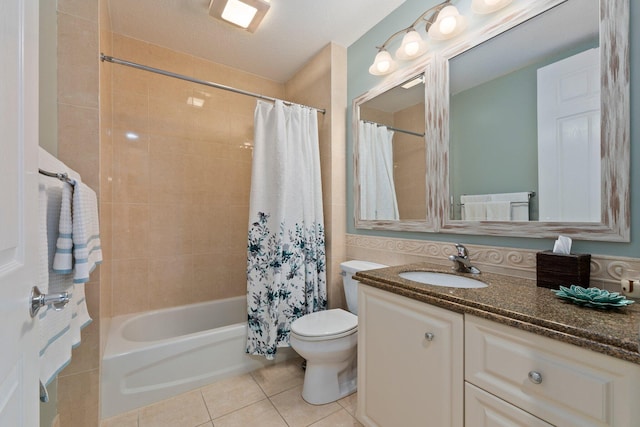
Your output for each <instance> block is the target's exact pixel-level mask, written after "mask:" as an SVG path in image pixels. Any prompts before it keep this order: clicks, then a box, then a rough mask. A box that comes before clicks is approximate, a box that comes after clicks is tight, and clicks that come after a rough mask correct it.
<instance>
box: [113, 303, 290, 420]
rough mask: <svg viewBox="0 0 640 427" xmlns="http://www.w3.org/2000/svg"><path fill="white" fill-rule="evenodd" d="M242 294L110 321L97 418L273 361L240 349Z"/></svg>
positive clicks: (285, 354) (284, 354)
mask: <svg viewBox="0 0 640 427" xmlns="http://www.w3.org/2000/svg"><path fill="white" fill-rule="evenodd" d="M246 320H247V309H246V297H245V296H241V297H234V298H227V299H223V300H216V301H210V302H204V303H198V304H190V305H185V306H181V307H174V308H168V309H162V310H155V311H149V312H144V313H136V314H131V315H125V316H116V317H114V318H112V319H111V322H110V325H109V332H108V335H107V340H106V346H105V350H104V354H103V357H102V372H101V381H100V383H101V404H102V405H101V406H102V409H101V417H102V418H103V419H104V418H109V417H113V416H115V415H118V414H121V413H123V412H126V411H129V410H132V409H135V408H139V407H142V406H146V405H149V404H151V403H154V402H157V401H160V400H163V399H167V398H170V397H172V396H175V395H178V394H180V393H184V392H187V391H189V390H193V389H196V388H198V387H202V386H205V385H207V384H210V383H212V382H215V381H216V380H219V379H222V378H225V377H228V376H232V375H238V374H242V373H246V372H250V371H252V370H255V369H259V368H262V367H264V366H267V365H269V364H272V363H277V362H279V361H282V360H285V359H287V358H291V357H294V356H295V352H294V351H293V350H292V349H290V348H282V349H279V350H278V355H277V357H276V360H275V361H268V360H266V359H265V358H264V357H259V356H250V355H248V354H246V353H245V343H246V337H247V322H246Z"/></svg>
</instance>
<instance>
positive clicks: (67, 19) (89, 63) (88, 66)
mask: <svg viewBox="0 0 640 427" xmlns="http://www.w3.org/2000/svg"><path fill="white" fill-rule="evenodd" d="M98 50H99V48H98V23H97V22H95V21H93V22H92V21H88V20H86V19H83V18H78V17H76V16H71V15H67V14H65V13H59V14H58V102H59V103H63V104H73V105H81V106H84V107H92V108H98V83H99V75H98V61H99V59H98Z"/></svg>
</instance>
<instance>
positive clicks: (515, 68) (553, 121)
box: [449, 0, 601, 223]
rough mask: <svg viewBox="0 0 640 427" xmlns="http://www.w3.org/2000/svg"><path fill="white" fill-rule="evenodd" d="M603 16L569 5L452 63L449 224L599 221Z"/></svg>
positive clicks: (582, 4)
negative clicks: (463, 222) (456, 221)
mask: <svg viewBox="0 0 640 427" xmlns="http://www.w3.org/2000/svg"><path fill="white" fill-rule="evenodd" d="M598 12H599V8H598V3H597V1H592V0H588V1H568V2H565V3H563V4H561V5H559V6H557V7H555V8H554V9H553V10H550V11H548V12H546V13H542V14H540V15H538V16H536V17H534V18H532V19H530V20H529V21H527V22H524V23H522V24H520V25H518V26H515V27H513V28H511V29H510V30H507V31H505V32H504V33H502V34H500V35H498V36H496V37H494V38H492V39H490V40H488V41H486V42H484V43H482V44H480V45H478V46H475V47H473V48H471V49H469V50H467V51H465V52H463V53H461V54H459V55H457V56H455V57H453V58H451V59H450V60H449V194H450V202H451V203H450V205H451V208H450V212H449V214H450V219H453V220H460V219H464V220H476V221H480V220H493V221H537V220H541V221H553V222H596V223H598V222H600V220H601V212H600V206H601V203H600V182H601V173H600V172H601V171H600V129H599V128H600V55H599V37H598V36H599V31H598V28H599V13H598ZM576 17H579V19H576ZM568 26H570V31H568V30H567V27H568ZM532 40H536V42H535V43H532V42H531V41H532Z"/></svg>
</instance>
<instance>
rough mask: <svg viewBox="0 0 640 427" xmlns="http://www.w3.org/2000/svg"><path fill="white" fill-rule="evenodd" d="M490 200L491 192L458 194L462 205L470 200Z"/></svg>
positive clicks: (473, 201) (474, 201)
mask: <svg viewBox="0 0 640 427" xmlns="http://www.w3.org/2000/svg"><path fill="white" fill-rule="evenodd" d="M489 201H491V194H463V195H461V196H460V203H462V204H463V205H464V204H466V203H468V202H472V203H476V202H489Z"/></svg>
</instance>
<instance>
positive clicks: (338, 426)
mask: <svg viewBox="0 0 640 427" xmlns="http://www.w3.org/2000/svg"><path fill="white" fill-rule="evenodd" d="M309 427H362V424H360V423H359V422H358V420H356V419H355V418H354V417H352V416H351V414H349V413H348V412H347V411H346V409H341V410H339V411H338V412H334V413H333V414H331V415H329V416H328V417H326V418H323V419H321V420H320V421H318V422H317V423H313V424H311V426H309Z"/></svg>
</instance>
